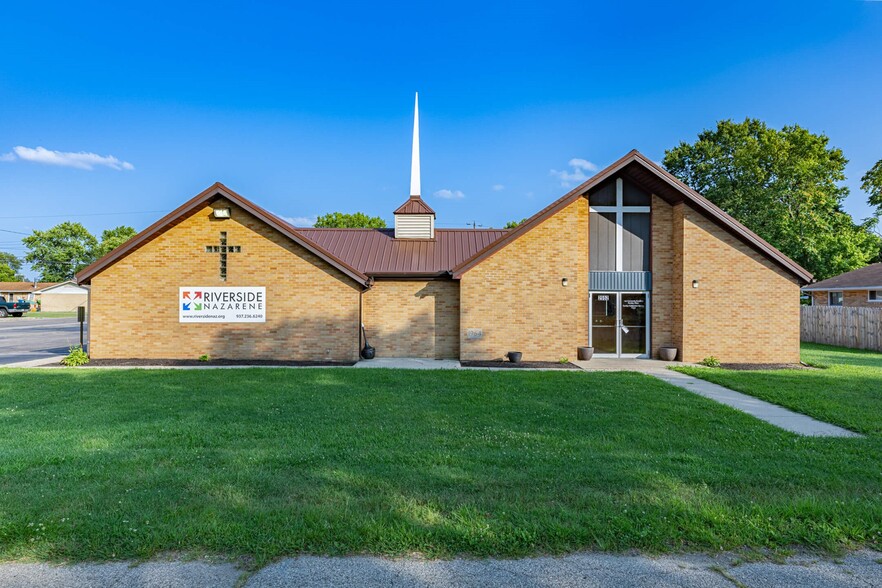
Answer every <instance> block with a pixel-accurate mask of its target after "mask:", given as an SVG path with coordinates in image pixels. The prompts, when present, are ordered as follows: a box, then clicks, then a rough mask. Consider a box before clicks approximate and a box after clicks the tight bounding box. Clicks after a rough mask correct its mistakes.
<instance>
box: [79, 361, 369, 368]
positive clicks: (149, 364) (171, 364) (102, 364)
mask: <svg viewBox="0 0 882 588" xmlns="http://www.w3.org/2000/svg"><path fill="white" fill-rule="evenodd" d="M87 365H88V366H90V367H153V366H160V367H190V366H198V367H217V366H231V365H245V366H279V367H291V366H294V367H325V366H336V367H342V366H349V365H355V362H354V361H350V362H340V361H277V360H273V359H211V360H209V361H199V360H198V359H93V360H92V361H90V362H89V363H88V364H87Z"/></svg>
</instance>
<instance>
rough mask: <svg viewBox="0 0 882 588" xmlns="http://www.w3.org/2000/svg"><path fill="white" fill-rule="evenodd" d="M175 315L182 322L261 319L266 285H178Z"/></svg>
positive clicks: (227, 321)
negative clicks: (176, 311)
mask: <svg viewBox="0 0 882 588" xmlns="http://www.w3.org/2000/svg"><path fill="white" fill-rule="evenodd" d="M178 317H179V319H178V320H179V322H182V323H265V322H266V288H265V287H263V286H260V287H242V288H226V287H220V288H217V287H210V286H205V287H202V286H181V287H180V291H179V293H178Z"/></svg>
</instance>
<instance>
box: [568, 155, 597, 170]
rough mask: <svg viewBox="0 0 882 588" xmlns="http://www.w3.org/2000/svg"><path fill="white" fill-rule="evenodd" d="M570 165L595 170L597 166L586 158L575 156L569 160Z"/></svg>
mask: <svg viewBox="0 0 882 588" xmlns="http://www.w3.org/2000/svg"><path fill="white" fill-rule="evenodd" d="M570 166H572V167H574V168H576V169H583V170H585V171H597V166H596V165H594V164H593V163H591V162H590V161H588V160H587V159H579V158H578V157H575V158H573V159H571V160H570Z"/></svg>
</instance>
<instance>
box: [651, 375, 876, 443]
mask: <svg viewBox="0 0 882 588" xmlns="http://www.w3.org/2000/svg"><path fill="white" fill-rule="evenodd" d="M652 375H653V376H655V377H656V378H659V379H660V380H664V381H665V382H667V383H669V384H673V385H674V386H679V387H680V388H683V389H685V390H689V391H690V392H694V393H696V394H698V395H699V396H704V397H705V398H710V399H711V400H716V401H717V402H719V403H721V404H725V405H726V406H731V407H732V408H737V409H738V410H740V411H741V412H746V413H747V414H749V415H751V416H755V417H756V418H758V419H760V420H763V421H766V422H767V423H770V424H772V425H775V426H776V427H780V428H782V429H784V430H786V431H790V432H791V433H796V434H798V435H806V436H809V437H861V436H862V435H859V434H858V433H855V432H853V431H849V430H848V429H843V428H842V427H837V426H836V425H831V424H830V423H825V422H823V421H819V420H816V419H813V418H812V417H810V416H806V415H804V414H800V413H798V412H793V411H791V410H787V409H786V408H784V407H782V406H778V405H777V404H772V403H770V402H766V401H764V400H760V399H759V398H755V397H753V396H750V395H748V394H742V393H741V392H736V391H734V390H730V389H729V388H724V387H723V386H720V385H718V384H713V383H711V382H708V381H706V380H702V379H700V378H694V377H692V376H688V375H686V374H681V373H680V372H675V371H672V370H665V371H664V372H655V373H653V374H652Z"/></svg>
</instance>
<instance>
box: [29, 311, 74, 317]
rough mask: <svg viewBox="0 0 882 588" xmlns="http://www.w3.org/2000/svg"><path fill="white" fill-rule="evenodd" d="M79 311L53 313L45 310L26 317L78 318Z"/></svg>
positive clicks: (31, 313) (30, 313)
mask: <svg viewBox="0 0 882 588" xmlns="http://www.w3.org/2000/svg"><path fill="white" fill-rule="evenodd" d="M76 316H77V311H75V310H74V311H70V312H67V311H60V310H59V311H51V310H44V311H40V312H29V313H27V314H26V315H25V317H27V318H76Z"/></svg>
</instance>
